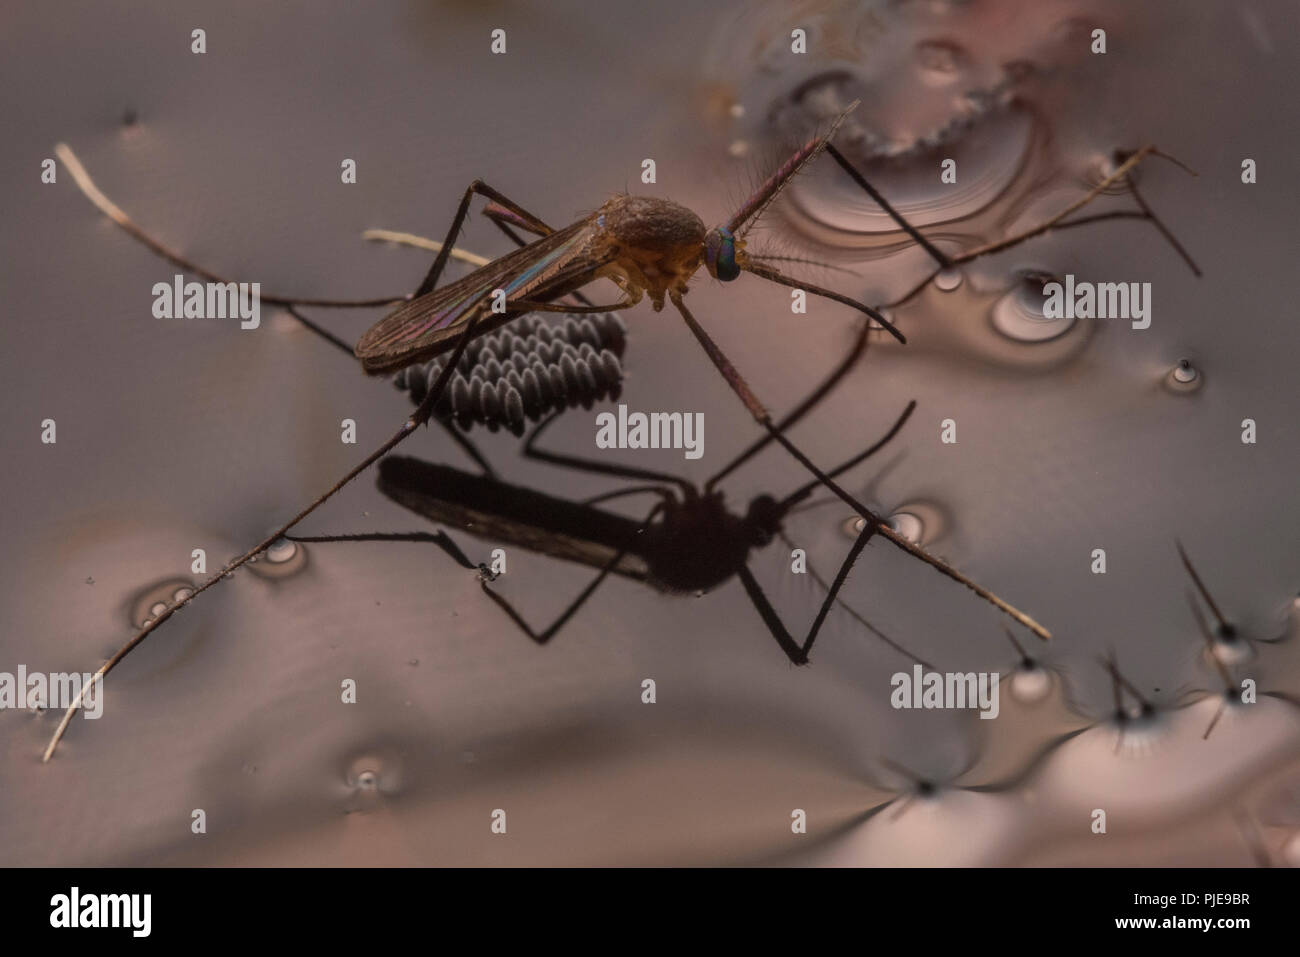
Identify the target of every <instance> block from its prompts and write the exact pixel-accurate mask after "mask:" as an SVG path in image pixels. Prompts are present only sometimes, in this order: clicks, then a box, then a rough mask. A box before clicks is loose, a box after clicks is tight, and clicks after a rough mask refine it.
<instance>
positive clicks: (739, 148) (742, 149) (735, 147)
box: [727, 140, 749, 159]
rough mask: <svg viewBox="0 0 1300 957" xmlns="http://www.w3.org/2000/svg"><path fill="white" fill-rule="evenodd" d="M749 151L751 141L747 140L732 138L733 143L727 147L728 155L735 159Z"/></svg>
mask: <svg viewBox="0 0 1300 957" xmlns="http://www.w3.org/2000/svg"><path fill="white" fill-rule="evenodd" d="M748 153H749V142H748V141H747V140H732V141H731V145H730V146H728V147H727V155H728V156H731V157H732V158H734V159H741V158H742V157H744V156H746V155H748Z"/></svg>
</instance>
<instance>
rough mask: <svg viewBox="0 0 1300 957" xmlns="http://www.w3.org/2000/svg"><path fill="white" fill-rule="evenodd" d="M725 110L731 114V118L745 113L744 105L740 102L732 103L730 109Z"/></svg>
mask: <svg viewBox="0 0 1300 957" xmlns="http://www.w3.org/2000/svg"><path fill="white" fill-rule="evenodd" d="M727 112H729V113H730V114H731V116H732V118H733V119H737V120H738V119H740V118H741V117H742V116H744V115H745V106H744V104H742V103H732V104H731V109H729V110H728V111H727Z"/></svg>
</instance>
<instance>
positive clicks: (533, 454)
mask: <svg viewBox="0 0 1300 957" xmlns="http://www.w3.org/2000/svg"><path fill="white" fill-rule="evenodd" d="M562 411H563V410H562V409H561V410H557V411H555V412H552V413H551V414H550V415H548V416H547V417H546V418H544V419H542V421H540V422H538V423H537V425H536V426H534V427H533V430H532V431H531V432H529V433H528V437H527V438H526V439H524V445H523V454H524V456H525V457H526V458H530V459H536V460H537V461H539V462H548V463H550V464H551V465H562V466H564V467H565V468H571V469H577V470H579V471H582V472H593V473H595V474H597V475H613V476H617V477H618V478H628V479H641V480H643V481H648V482H657V483H670V484H673V485H677V486H679V487H681V488H684V489H686V491H687V492H688V493H694V491H695V489H694V487H693V486H692V485H691V483H689V482H687V481H686V480H685V479H683V478H681V477H680V476H676V475H667V474H665V473H663V472H653V471H651V470H650V469H639V468H634V467H633V466H630V465H611V464H610V463H608V462H592V461H589V460H588V459H580V458H577V457H575V456H572V455H561V454H559V453H558V452H547V451H545V450H543V449H539V448H537V447H536V442H537V439H538V437H539V436H540V435H541V434H542V431H543V430H544V429H545V428H546V427H547V426H549V425H550V424H551V423H552V422H554V421H555V420H556V419H557V418H559V416H560V413H561V412H562Z"/></svg>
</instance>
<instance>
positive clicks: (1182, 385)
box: [1165, 359, 1205, 393]
mask: <svg viewBox="0 0 1300 957" xmlns="http://www.w3.org/2000/svg"><path fill="white" fill-rule="evenodd" d="M1204 382H1205V376H1203V375H1201V370H1200V369H1198V368H1197V367H1196V366H1194V365H1192V361H1191V360H1190V359H1179V360H1178V365H1176V366H1174V367H1173V368H1172V369H1170V370H1169V373H1168V374H1167V375H1166V376H1165V387H1166V388H1168V389H1169V391H1171V392H1179V393H1188V392H1195V391H1196V390H1197V389H1199V388H1200V387H1201V385H1202V384H1203V383H1204Z"/></svg>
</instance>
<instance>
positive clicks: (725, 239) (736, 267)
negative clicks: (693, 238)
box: [704, 226, 740, 282]
mask: <svg viewBox="0 0 1300 957" xmlns="http://www.w3.org/2000/svg"><path fill="white" fill-rule="evenodd" d="M704 266H705V268H706V269H708V271H709V275H710V276H712V277H713V278H714V279H721V280H722V281H723V282H731V280H733V279H735V278H736V277H737V276H739V275H740V264H739V263H737V262H736V237H735V236H734V235H732V232H731V230H730V229H728V228H727V227H726V226H714V227H713V228H712V229H710V230H709V231H708V233H707V234H706V235H705V237H704Z"/></svg>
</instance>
